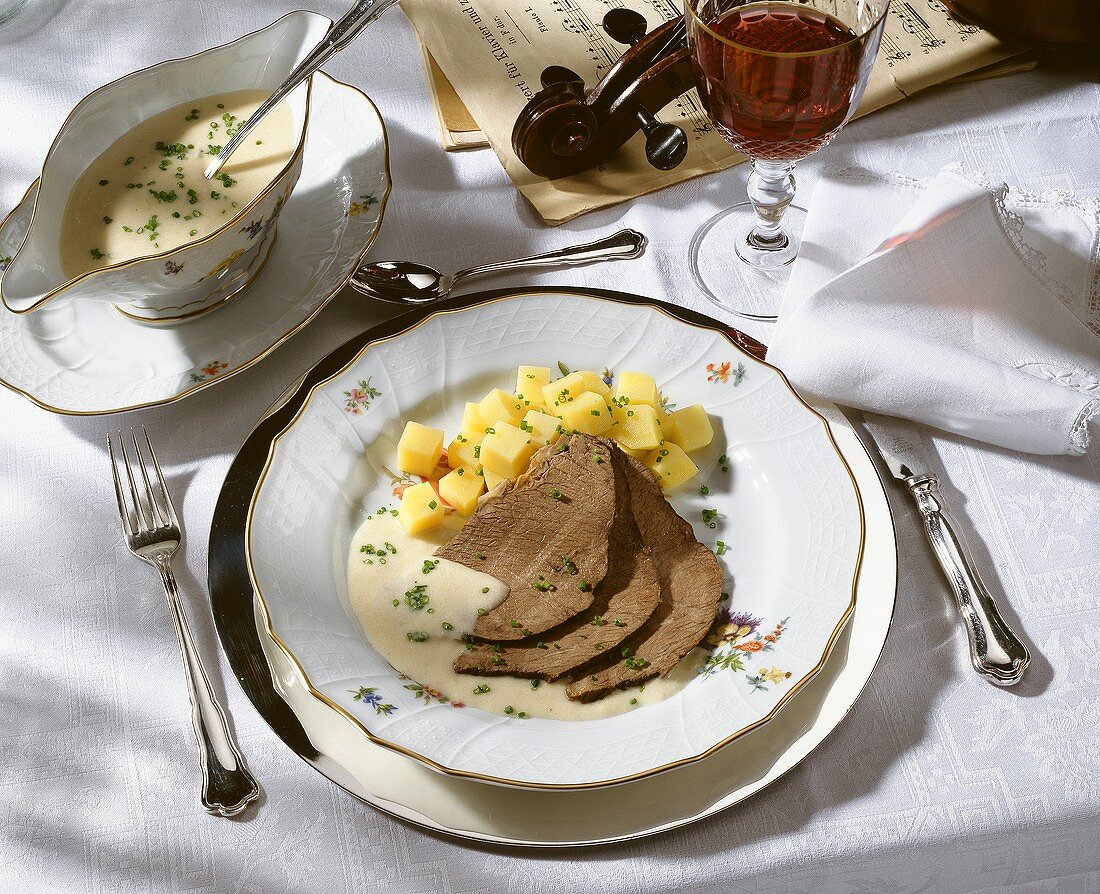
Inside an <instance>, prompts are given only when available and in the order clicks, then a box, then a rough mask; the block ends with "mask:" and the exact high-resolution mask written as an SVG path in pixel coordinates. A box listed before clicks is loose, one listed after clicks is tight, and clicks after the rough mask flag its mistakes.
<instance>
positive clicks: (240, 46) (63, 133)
mask: <svg viewBox="0 0 1100 894" xmlns="http://www.w3.org/2000/svg"><path fill="white" fill-rule="evenodd" d="M331 25H332V21H331V20H330V19H329V18H328V17H326V16H323V15H318V14H317V13H312V12H306V11H297V12H291V13H288V14H287V15H285V16H283V17H282V18H281V19H278V20H277V21H276V22H274V23H272V24H270V25H268V26H267V27H265V28H261V29H260V30H258V31H254V32H252V33H251V34H246V35H245V36H244V37H241V38H238V39H237V40H234V41H231V42H230V43H227V44H223V45H222V46H219V47H213V48H211V49H208V50H204V51H202V52H200V53H197V54H196V55H194V56H188V57H186V58H183V59H173V60H170V61H167V62H161V63H158V64H156V65H153V66H150V67H149V68H145V69H142V70H141V71H135V72H133V73H132V74H128V75H125V76H124V77H121V78H119V79H118V80H117V81H112V82H111V83H109V84H106V85H105V86H103V87H100V88H99V89H97V90H94V91H92V92H91V93H90V94H88V95H87V96H86V97H84V99H82V100H81V101H80V102H79V103H77V105H76V107H75V108H74V109H73V110H72V112H70V113H69V117H68V118H67V119H66V120H65V123H64V124H63V125H62V127H61V130H60V131H59V132H58V134H57V137H56V138H55V139H54V142H53V145H52V146H51V147H50V150H49V152H48V153H47V155H46V161H45V163H44V164H43V167H42V174H41V177H40V178H39V180H38V182H37V194H36V196H35V200H34V207H33V211H32V213H31V219H30V224H29V226H28V228H27V232H26V234H25V236H24V237H23V241H22V243H21V244H20V246H19V250H18V251H17V252H16V253H15V255H14V256H13V257H12V258H10V259H4V260H5V261H6V266H5V265H3V264H0V269H2V273H0V301H2V302H3V304H4V306H5V307H6V308H7V309H8V310H9V311H11V312H12V313H16V314H27V313H31V312H33V311H35V310H38V309H39V308H41V307H43V306H44V305H45V304H46V303H48V302H50V301H53V300H56V299H64V300H68V301H107V302H109V303H112V304H114V305H115V307H116V308H117V309H118V310H119V311H121V312H122V313H124V314H126V315H128V316H131V317H133V318H135V319H138V320H142V321H147V322H154V323H169V322H175V321H177V320H182V319H186V318H188V317H191V316H194V315H195V314H199V313H204V312H206V311H208V310H211V309H213V308H214V307H217V306H219V305H220V304H222V303H223V302H225V301H227V300H229V299H230V298H232V297H233V296H234V295H236V294H238V293H240V292H241V291H242V290H243V289H245V288H246V287H247V286H248V285H249V283H251V282H252V280H253V279H254V278H255V277H256V275H257V274H258V273H259V271H260V270H261V269H262V267H263V264H264V261H265V260H266V259H267V256H268V254H269V253H270V252H271V249H272V247H273V245H274V244H275V238H276V223H277V220H278V216H279V212H280V210H281V209H282V207H283V204H284V203H285V202H286V200H287V197H288V196H289V195H290V193H291V191H292V190H293V189H294V186H295V184H296V183H297V181H298V176H299V174H300V173H301V170H302V156H303V151H304V148H305V140H306V125H307V123H308V120H309V94H310V84H309V82H307V83H305V84H303V85H302V86H301V87H299V88H298V89H297V90H295V91H294V92H293V93H291V94H290V96H288V97H287V99H286V100H285V101H286V103H287V105H288V106H289V108H290V111H291V115H292V118H293V121H294V126H295V128H296V130H297V134H298V139H297V144H296V148H295V150H294V153H293V155H292V156H291V158H290V160H289V161H288V162H287V163H286V165H285V166H284V167H283V169H282V170H281V171H280V172H279V174H278V175H277V176H276V177H275V178H274V179H273V180H272V181H271V182H270V183H268V184H267V186H265V187H264V189H263V190H262V191H261V192H260V194H259V195H258V196H257V197H256V198H255V199H253V200H252V201H251V202H249V203H248V204H246V205H244V206H243V207H242V208H241V209H240V210H239V211H238V212H237V213H236V215H235V216H234V217H233V218H232V219H230V220H229V221H228V222H227V223H225V224H223V225H222V226H221V227H219V228H218V229H217V230H215V231H214V232H213V233H210V234H209V235H207V236H205V237H203V238H201V239H196V240H194V241H192V242H187V243H185V244H183V245H181V246H179V247H178V248H174V249H171V250H167V251H161V252H158V253H156V254H152V255H147V256H144V257H139V258H134V259H132V260H129V261H122V262H119V263H117V264H111V265H109V266H106V267H101V268H99V269H96V270H91V271H88V272H87V273H84V274H82V275H80V276H77V277H72V278H68V277H66V276H65V274H64V272H63V268H62V264H61V229H62V226H61V225H62V218H63V215H64V213H65V209H66V205H67V204H68V199H69V194H70V192H71V190H72V188H73V185H74V184H75V183H76V181H77V179H78V178H79V177H80V175H81V174H82V173H83V172H84V170H85V168H86V167H87V166H88V164H89V163H90V162H91V161H92V160H94V159H95V158H97V157H98V156H99V155H100V154H101V153H102V152H103V151H104V150H105V149H107V148H108V147H109V146H110V145H111V144H112V143H114V142H115V141H116V140H117V139H118V138H119V137H121V136H122V135H123V134H125V133H126V132H127V131H129V130H131V129H132V128H133V127H134V126H136V125H137V124H140V123H141V122H142V121H144V120H146V119H147V118H149V117H151V116H153V115H156V114H157V113H158V112H162V111H164V110H165V109H169V108H172V107H173V106H176V105H179V104H181V103H185V102H190V101H192V100H195V99H200V98H202V97H204V96H210V95H212V94H216V93H228V92H232V91H235V90H264V91H266V92H268V93H270V92H272V91H273V90H274V89H275V88H276V87H278V86H279V84H280V83H281V82H282V81H283V79H284V78H285V77H286V76H287V74H289V73H290V71H291V70H292V69H293V68H294V67H295V66H296V65H297V64H298V63H299V62H300V61H301V60H302V59H303V58H304V57H305V56H306V55H308V53H309V52H310V50H312V49H313V48H314V47H315V46H316V45H317V44H318V43H319V42H320V41H321V39H322V38H323V37H324V36H325V33H326V32H327V31H328V29H329V27H330V26H331ZM34 190H35V185H34V184H32V186H31V191H32V192H34ZM10 222H11V221H10V218H9V220H6V221H4V223H3V224H0V230H3V229H4V228H6V227H7V226H8V225H9V223H10Z"/></svg>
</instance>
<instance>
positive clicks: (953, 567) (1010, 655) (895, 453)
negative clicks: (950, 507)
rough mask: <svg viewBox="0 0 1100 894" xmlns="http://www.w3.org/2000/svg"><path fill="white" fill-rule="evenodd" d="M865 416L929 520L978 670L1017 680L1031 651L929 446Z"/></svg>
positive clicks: (995, 679) (1003, 681) (998, 679)
mask: <svg viewBox="0 0 1100 894" xmlns="http://www.w3.org/2000/svg"><path fill="white" fill-rule="evenodd" d="M864 421H865V422H866V425H867V430H868V431H869V432H870V433H871V436H872V437H873V438H874V439H875V444H876V446H877V447H878V451H879V453H880V454H882V458H883V459H884V460H885V461H886V465H887V467H888V468H889V469H890V474H891V475H893V476H894V477H895V478H897V479H898V480H899V481H901V482H902V483H903V484H904V485H905V486H906V488H907V489H908V490H909V493H910V494H912V495H913V499H914V500H915V501H916V504H917V508H918V509H919V510H920V513H921V516H922V518H923V519H924V530H925V533H926V534H927V535H928V540H929V541H930V542H931V544H932V549H933V550H934V551H935V553H936V558H937V559H938V560H939V563H940V567H941V568H942V569H943V573H944V574H945V575H946V576H947V582H948V584H949V585H950V587H951V592H952V593H953V594H954V596H955V604H956V605H957V606H958V609H959V612H960V613H961V614H962V618H963V622H964V623H965V624H966V633H967V638H968V639H969V641H970V663H971V664H973V665H974V670H976V671H977V672H978V673H979V674H981V675H982V676H983V677H985V678H986V679H987V680H989V681H990V682H991V683H995V684H996V685H998V686H1013V685H1015V684H1016V683H1018V682H1020V678H1021V677H1022V676H1023V673H1024V669H1025V668H1026V667H1027V666H1028V663H1029V662H1030V661H1031V654H1030V653H1029V652H1028V650H1027V647H1026V646H1024V644H1023V643H1022V642H1020V640H1019V639H1018V638H1017V637H1016V634H1014V633H1013V632H1012V631H1011V630H1009V629H1008V625H1007V624H1005V622H1004V620H1003V619H1002V618H1001V616H1000V614H999V613H998V612H997V605H996V603H994V601H993V597H992V596H991V595H990V594H989V590H988V589H987V588H986V586H985V583H984V582H983V581H982V578H981V576H980V575H979V574H978V569H977V568H975V567H974V560H973V558H972V557H971V555H970V549H969V548H968V547H967V545H966V541H965V540H963V538H962V536H961V535H960V534H959V533H958V525H957V523H956V522H955V519H954V518H953V517H952V515H951V514H950V513H949V512H948V511H947V507H946V506H944V503H943V497H942V496H941V495H940V484H939V481H938V480H937V478H936V476H935V475H933V474H931V473H930V472H929V471H928V469H929V468H930V464H929V462H928V454H927V453H926V452H925V449H924V445H923V444H921V442H920V441H919V440H918V439H917V438H916V437H914V436H913V435H911V434H910V432H909V430H908V429H907V428H905V427H902V426H901V425H899V424H898V423H897V422H895V421H894V420H892V419H890V418H888V417H885V416H879V415H877V414H875V413H864Z"/></svg>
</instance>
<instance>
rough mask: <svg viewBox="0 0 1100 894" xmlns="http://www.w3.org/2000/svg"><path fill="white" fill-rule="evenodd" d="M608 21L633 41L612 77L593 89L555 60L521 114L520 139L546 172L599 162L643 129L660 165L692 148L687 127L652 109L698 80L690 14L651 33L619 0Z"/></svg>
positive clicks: (515, 138) (515, 136)
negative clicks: (688, 36)
mask: <svg viewBox="0 0 1100 894" xmlns="http://www.w3.org/2000/svg"><path fill="white" fill-rule="evenodd" d="M603 29H604V31H605V32H606V33H607V34H608V36H609V37H611V39H612V40H615V41H617V42H619V43H624V44H630V49H628V50H627V51H626V52H625V53H624V54H623V55H622V57H621V58H620V59H619V60H618V62H616V63H615V64H614V65H613V66H612V67H611V68H610V70H609V71H608V72H607V74H606V75H605V76H604V78H603V79H602V80H601V81H600V82H599V83H598V84H596V86H595V87H593V88H592V90H590V91H588V92H587V93H586V92H585V89H584V82H583V80H582V79H581V77H580V76H579V75H578V74H577V73H576V72H574V71H571V70H570V69H568V68H565V67H564V66H560V65H552V66H549V67H548V68H546V69H545V70H544V71H543V72H542V78H541V80H542V84H543V89H542V90H541V91H539V92H538V93H537V94H535V96H534V97H533V98H532V99H531V100H530V101H529V102H528V103H527V105H526V106H524V108H523V111H522V112H521V113H520V115H519V117H518V118H517V120H516V124H515V127H514V129H513V131H512V147H513V149H514V150H515V152H516V155H517V156H518V157H519V159H520V161H522V162H523V163H524V164H525V165H526V166H527V167H528V169H529V170H530V171H531V172H532V173H534V174H537V175H539V176H540V177H547V178H550V179H554V178H557V177H566V176H570V175H572V174H578V173H581V172H582V171H586V170H589V169H591V168H594V167H597V166H598V165H600V164H602V163H603V162H604V161H606V160H607V159H608V158H609V157H610V156H611V155H612V154H613V153H614V152H615V151H616V150H618V149H619V148H620V147H621V146H622V145H623V144H624V143H626V141H627V140H629V139H630V138H631V137H632V136H634V135H635V134H636V133H638V131H639V130H640V131H642V133H644V134H645V137H646V159H647V160H648V161H649V163H650V164H651V165H653V167H655V168H657V169H658V170H662V171H668V170H672V169H673V168H675V167H676V166H677V165H678V164H680V163H681V162H682V161H683V160H684V158H685V157H686V155H687V149H688V139H687V135H686V134H685V133H684V132H683V130H682V129H681V128H679V127H677V126H675V125H674V124H668V123H662V122H660V121H658V120H657V118H656V117H655V116H654V114H653V112H652V111H651V110H653V109H658V110H659V109H662V108H664V107H665V106H666V105H668V104H669V103H670V102H671V101H672V100H674V99H675V98H676V97H677V96H679V95H680V94H681V93H684V92H685V91H687V90H690V89H691V88H692V87H694V86H695V82H694V76H693V74H692V70H691V61H690V59H689V57H688V49H687V39H686V28H685V26H684V22H683V20H682V19H674V20H672V21H669V22H665V23H664V24H663V25H661V26H659V27H658V28H657V29H655V30H654V31H652V32H650V33H648V34H647V33H646V22H645V18H644V17H643V16H641V15H640V14H638V13H636V12H634V11H633V10H629V9H621V8H619V9H612V10H610V11H609V12H608V13H607V15H606V16H605V17H604V20H603Z"/></svg>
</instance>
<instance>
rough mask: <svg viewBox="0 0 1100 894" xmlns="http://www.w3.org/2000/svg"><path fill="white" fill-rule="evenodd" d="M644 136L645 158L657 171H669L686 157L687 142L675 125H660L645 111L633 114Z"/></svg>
mask: <svg viewBox="0 0 1100 894" xmlns="http://www.w3.org/2000/svg"><path fill="white" fill-rule="evenodd" d="M635 115H636V116H637V118H638V123H639V124H641V126H642V133H644V134H645V158H646V161H648V162H649V163H650V164H651V165H653V167H655V168H656V169H657V170H658V171H671V170H672V169H673V168H674V167H676V166H677V165H678V164H680V162H682V161H683V160H684V158H685V157H686V156H687V151H688V140H687V134H685V133H684V131H683V129H682V128H680V127H677V126H676V125H675V124H667V123H666V124H662V123H661V122H660V121H658V120H657V119H656V118H654V117H653V116H652V115H651V114H649V112H648V111H647V110H646V109H641V108H640V109H638V111H637V112H635Z"/></svg>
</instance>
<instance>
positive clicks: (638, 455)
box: [619, 444, 651, 461]
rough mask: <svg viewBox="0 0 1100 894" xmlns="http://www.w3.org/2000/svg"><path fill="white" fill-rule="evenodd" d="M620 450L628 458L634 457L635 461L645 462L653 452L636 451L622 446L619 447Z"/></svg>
mask: <svg viewBox="0 0 1100 894" xmlns="http://www.w3.org/2000/svg"><path fill="white" fill-rule="evenodd" d="M619 449H620V450H621V451H622V452H623V453H625V454H626V455H627V456H633V457H634V458H635V459H640V460H643V461H644V460H645V458H646V457H647V456H649V454H650V452H651V451H649V450H635V449H634V448H633V447H624V446H623V445H622V444H620V445H619Z"/></svg>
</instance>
